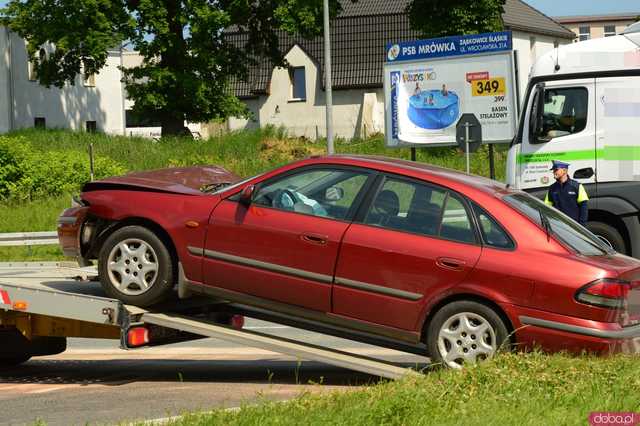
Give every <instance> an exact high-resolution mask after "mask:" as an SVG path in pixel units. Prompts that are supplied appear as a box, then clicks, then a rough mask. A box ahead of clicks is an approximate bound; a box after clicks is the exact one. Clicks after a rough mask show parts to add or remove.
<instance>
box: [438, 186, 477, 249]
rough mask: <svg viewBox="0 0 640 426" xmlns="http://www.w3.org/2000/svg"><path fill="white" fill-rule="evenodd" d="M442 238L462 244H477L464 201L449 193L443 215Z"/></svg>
mask: <svg viewBox="0 0 640 426" xmlns="http://www.w3.org/2000/svg"><path fill="white" fill-rule="evenodd" d="M440 237H442V238H445V239H447V240H453V241H459V242H462V243H475V242H476V234H475V231H474V229H473V225H472V222H471V218H469V214H468V213H467V209H465V207H464V203H463V202H462V199H461V198H460V197H459V196H458V195H456V194H454V193H453V192H449V193H448V194H447V200H446V205H445V208H444V213H443V215H442V225H441V227H440Z"/></svg>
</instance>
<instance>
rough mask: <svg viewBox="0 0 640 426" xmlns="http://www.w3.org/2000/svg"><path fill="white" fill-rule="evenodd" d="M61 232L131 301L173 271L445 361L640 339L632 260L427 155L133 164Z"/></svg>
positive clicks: (70, 248)
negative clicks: (242, 173)
mask: <svg viewBox="0 0 640 426" xmlns="http://www.w3.org/2000/svg"><path fill="white" fill-rule="evenodd" d="M58 232H59V235H60V241H61V244H62V247H63V249H64V252H65V254H67V255H70V256H77V257H79V258H80V259H81V260H84V261H87V260H90V259H97V260H98V270H99V274H100V280H101V282H102V285H103V287H104V289H105V291H106V292H107V294H108V295H110V296H112V297H116V298H119V299H121V300H123V301H124V302H126V303H130V304H136V305H140V306H149V305H152V304H155V303H158V302H160V301H162V300H163V299H165V298H167V297H168V296H169V295H170V294H171V293H172V292H173V291H174V288H175V286H176V285H177V286H178V290H179V293H180V295H181V296H182V297H187V296H188V295H190V294H191V295H192V294H200V295H208V296H212V297H216V298H220V299H224V300H227V301H229V302H231V303H236V304H241V305H242V306H246V307H249V308H251V309H254V310H255V311H256V312H262V313H263V314H266V315H268V317H269V318H273V319H277V320H281V321H282V322H286V323H291V324H296V325H299V326H301V327H303V328H310V329H316V330H320V331H324V332H327V333H332V334H337V335H341V336H346V337H349V338H352V339H356V340H362V341H373V342H376V343H378V344H382V345H387V346H390V347H399V345H405V346H406V347H412V348H414V349H415V348H422V349H421V350H424V351H426V352H427V354H428V355H429V356H431V357H432V359H434V360H435V361H439V362H443V363H444V364H446V365H448V366H450V367H460V366H462V365H463V364H464V363H465V362H475V361H477V360H481V359H485V358H488V357H491V356H492V355H493V354H494V353H495V352H496V351H497V350H498V349H500V348H501V347H509V346H513V345H518V346H521V347H524V348H529V347H532V346H536V345H537V346H540V347H542V348H543V349H546V350H551V351H556V350H563V349H567V350H570V351H581V350H587V351H593V352H599V353H602V352H610V351H619V350H625V351H637V348H638V347H640V337H639V336H640V285H639V283H640V261H638V260H636V259H632V258H630V257H626V256H623V255H620V254H617V253H615V252H613V251H612V250H611V248H610V247H608V246H607V245H606V244H604V243H603V242H602V241H600V240H599V239H598V238H597V237H595V236H594V235H593V234H591V233H590V232H589V231H587V230H586V229H585V228H583V227H581V226H580V225H578V224H577V223H575V222H573V221H571V220H570V219H569V218H567V217H566V216H564V215H563V214H562V213H560V212H558V211H557V210H554V209H552V208H550V207H547V206H546V205H545V204H544V203H542V202H540V201H539V200H537V199H535V198H533V197H531V196H529V195H527V194H526V193H523V192H520V191H515V190H511V189H509V188H506V187H505V186H504V185H503V184H500V183H498V182H495V181H491V180H488V179H484V178H480V177H475V176H469V175H466V174H463V173H459V172H456V171H452V170H447V169H442V168H437V167H432V166H429V165H425V164H419V163H413V162H408V161H403V160H397V159H389V158H378V157H362V156H330V157H317V158H310V159H306V160H302V161H298V162H295V163H292V164H289V165H286V166H284V167H281V168H279V169H276V170H273V171H271V172H268V173H265V174H263V175H259V176H256V177H253V178H250V179H247V180H244V181H240V182H238V178H237V177H235V176H233V175H232V174H230V173H229V172H227V171H225V170H224V169H220V168H187V169H167V170H162V171H155V172H142V173H136V174H131V175H127V176H122V177H116V178H110V179H106V180H103V181H98V182H91V183H89V184H87V185H85V187H84V188H83V192H82V194H81V199H79V200H78V202H77V205H76V207H73V208H71V209H68V210H66V211H65V212H63V214H62V216H61V217H60V219H59V225H58Z"/></svg>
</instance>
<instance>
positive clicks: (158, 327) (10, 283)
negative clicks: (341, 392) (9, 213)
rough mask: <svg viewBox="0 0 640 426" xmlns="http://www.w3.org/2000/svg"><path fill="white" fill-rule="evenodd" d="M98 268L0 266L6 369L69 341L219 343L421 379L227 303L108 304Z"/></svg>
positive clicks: (1, 357) (0, 357)
mask: <svg viewBox="0 0 640 426" xmlns="http://www.w3.org/2000/svg"><path fill="white" fill-rule="evenodd" d="M96 275H97V271H96V269H95V268H93V267H88V268H79V267H77V266H75V267H74V266H71V265H67V264H63V263H42V264H37V265H33V264H21V263H11V264H4V265H0V365H2V364H5V365H7V364H19V363H20V362H23V361H26V360H27V359H29V358H30V357H31V356H41V355H52V354H56V353H60V352H62V351H64V350H65V348H66V338H68V337H85V338H100V339H119V340H120V347H121V348H122V349H125V350H128V349H135V348H138V347H144V346H156V345H162V344H168V343H176V342H180V341H187V340H193V339H199V338H204V337H213V338H217V339H221V340H225V341H228V342H232V343H235V344H240V345H246V346H251V347H255V348H260V349H266V350H269V351H272V352H278V353H282V354H285V355H290V356H294V357H297V358H299V359H305V360H310V361H319V362H323V363H327V364H331V365H335V366H338V367H343V368H348V369H351V370H356V371H360V372H365V373H368V374H373V375H377V376H380V377H385V378H390V379H397V378H400V377H403V376H407V375H417V374H419V373H418V372H416V371H414V370H411V369H408V368H404V367H401V366H398V365H395V364H392V363H389V362H386V361H382V360H378V359H374V358H370V357H366V356H361V355H357V354H353V353H348V352H343V351H340V350H336V349H330V348H325V347H321V346H317V345H312V344H308V343H304V342H301V341H295V340H290V339H286V338H283V337H276V336H272V335H268V334H264V333H259V332H255V331H249V330H244V329H242V328H241V327H242V326H241V323H242V318H243V317H242V316H240V315H239V314H241V315H247V313H249V315H250V314H251V311H247V310H239V309H238V308H235V307H234V306H233V305H231V304H228V303H226V302H224V301H219V300H215V299H210V298H192V299H188V300H178V299H177V298H176V299H175V300H173V301H170V302H167V303H165V304H163V305H161V306H157V307H154V309H153V310H147V309H141V308H138V307H135V306H130V305H125V304H123V303H122V302H120V301H119V300H116V299H111V298H107V297H104V293H103V291H102V288H101V287H100V284H99V283H98V282H96V281H94V280H93V278H95V276H96Z"/></svg>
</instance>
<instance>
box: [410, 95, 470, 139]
mask: <svg viewBox="0 0 640 426" xmlns="http://www.w3.org/2000/svg"><path fill="white" fill-rule="evenodd" d="M407 112H408V116H409V120H411V122H412V123H413V124H415V125H416V126H418V127H421V128H423V129H433V130H437V129H444V128H445V127H449V126H450V125H452V124H453V123H454V122H455V121H456V119H457V118H458V114H459V113H460V102H459V99H458V95H457V94H456V93H455V92H453V91H451V90H449V91H448V92H447V93H446V95H445V94H443V93H442V91H441V90H424V91H422V92H420V93H418V94H415V95H413V96H411V97H410V98H409V109H408V111H407Z"/></svg>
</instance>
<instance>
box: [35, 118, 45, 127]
mask: <svg viewBox="0 0 640 426" xmlns="http://www.w3.org/2000/svg"><path fill="white" fill-rule="evenodd" d="M33 127H35V128H36V129H46V128H47V120H46V119H45V118H44V117H35V118H34V119H33Z"/></svg>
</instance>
